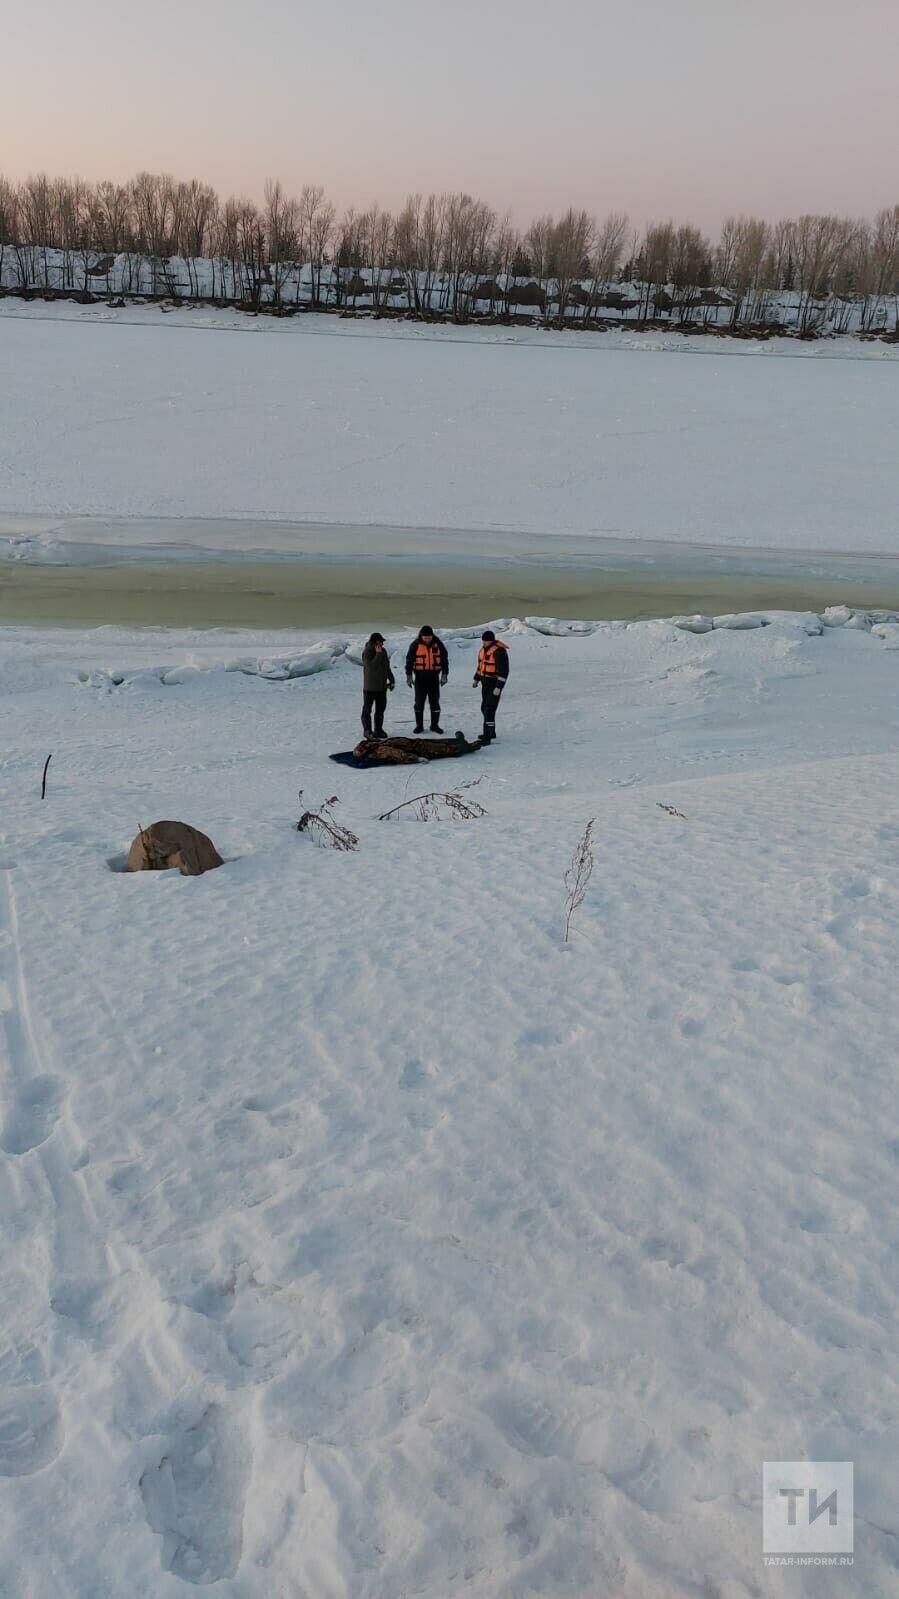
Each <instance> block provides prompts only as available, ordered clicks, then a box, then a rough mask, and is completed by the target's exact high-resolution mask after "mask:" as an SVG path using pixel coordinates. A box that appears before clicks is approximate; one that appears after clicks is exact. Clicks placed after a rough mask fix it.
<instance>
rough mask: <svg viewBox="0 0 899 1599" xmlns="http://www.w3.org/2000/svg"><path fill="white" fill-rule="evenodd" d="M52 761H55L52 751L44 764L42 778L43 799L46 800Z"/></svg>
mask: <svg viewBox="0 0 899 1599" xmlns="http://www.w3.org/2000/svg"><path fill="white" fill-rule="evenodd" d="M52 759H53V752H52V750H51V752H50V754H49V755H48V756H47V759H46V760H45V762H44V775H43V777H42V778H41V799H46V797H47V769H48V767H49V765H50V762H51V761H52Z"/></svg>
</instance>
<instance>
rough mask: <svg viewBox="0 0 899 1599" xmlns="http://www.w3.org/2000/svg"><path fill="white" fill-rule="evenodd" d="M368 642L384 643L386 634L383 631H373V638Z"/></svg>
mask: <svg viewBox="0 0 899 1599" xmlns="http://www.w3.org/2000/svg"><path fill="white" fill-rule="evenodd" d="M368 642H369V644H383V643H384V634H383V633H372V636H371V638H370V639H369V641H368Z"/></svg>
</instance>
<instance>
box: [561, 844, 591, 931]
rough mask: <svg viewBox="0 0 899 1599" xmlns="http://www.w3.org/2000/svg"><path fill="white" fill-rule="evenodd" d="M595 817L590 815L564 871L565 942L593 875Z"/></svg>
mask: <svg viewBox="0 0 899 1599" xmlns="http://www.w3.org/2000/svg"><path fill="white" fill-rule="evenodd" d="M595 821H596V817H595V816H593V817H591V819H590V821H589V822H588V823H587V826H586V827H585V828H584V832H583V835H582V837H581V839H580V842H579V843H578V845H577V848H576V849H575V852H574V854H573V855H572V857H571V865H570V866H569V868H568V870H567V872H566V873H565V879H564V881H565V889H566V892H567V895H568V898H567V900H566V902H565V942H566V944H567V943H568V941H569V938H570V935H571V918H572V916H573V915H574V913H575V911H576V910H577V909H578V907H579V906H580V905H582V904H583V903H584V896H585V894H586V892H587V885H588V883H589V882H590V879H591V877H592V876H593V867H594V865H595V862H594V859H593V823H594V822H595Z"/></svg>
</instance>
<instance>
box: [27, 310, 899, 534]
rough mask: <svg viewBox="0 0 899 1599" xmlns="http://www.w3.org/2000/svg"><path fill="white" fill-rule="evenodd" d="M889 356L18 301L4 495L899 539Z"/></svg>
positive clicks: (65, 506) (856, 346)
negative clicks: (255, 318)
mask: <svg viewBox="0 0 899 1599" xmlns="http://www.w3.org/2000/svg"><path fill="white" fill-rule="evenodd" d="M897 360H899V354H897V351H896V349H895V348H893V347H890V346H886V345H882V344H862V343H859V342H858V341H854V340H847V339H842V340H835V341H832V342H831V343H827V342H823V343H820V344H812V345H797V344H796V343H795V342H793V341H785V340H773V341H771V342H769V343H763V344H743V343H738V342H734V341H732V340H731V341H728V340H716V339H714V338H699V337H697V338H693V339H686V340H685V339H681V338H679V337H677V336H676V335H673V334H659V335H650V336H648V337H647V336H641V335H635V334H629V333H626V332H621V333H610V334H604V335H595V336H594V335H584V334H574V333H572V334H567V335H566V334H558V333H549V334H548V333H545V332H542V331H540V330H533V329H521V330H508V329H496V328H492V329H487V330H483V329H482V330H472V329H451V328H439V329H434V328H426V327H424V326H423V325H422V324H396V323H382V324H375V323H358V322H346V321H340V320H339V319H337V318H328V317H303V318H297V319H295V320H292V321H287V322H273V321H272V320H271V319H270V318H260V319H257V320H253V319H252V318H247V317H242V316H240V315H239V314H238V313H234V312H216V311H211V310H208V311H204V310H200V309H193V310H184V311H172V312H170V313H168V314H165V315H164V314H162V313H161V312H160V310H159V308H158V307H156V306H145V307H139V306H129V307H126V308H125V309H124V310H122V311H115V310H110V309H109V308H107V307H97V306H87V307H79V306H74V305H68V304H60V303H56V304H52V305H46V304H43V303H36V302H32V303H30V304H25V303H24V302H21V301H14V300H4V301H2V302H0V512H5V513H15V514H34V515H38V516H49V517H51V518H53V517H57V516H62V515H96V516H113V515H118V516H129V517H136V518H137V517H148V516H150V517H169V518H173V519H177V518H186V517H210V518H222V517H225V518H245V519H247V518H252V519H253V520H254V521H255V522H256V523H257V524H258V523H259V522H265V521H272V520H277V519H286V520H289V521H307V522H329V523H345V524H352V525H359V524H382V525H384V526H387V527H400V526H405V527H410V528H447V529H483V530H485V532H484V540H485V545H486V546H487V547H489V539H490V534H491V532H492V531H495V530H499V529H511V530H515V531H518V532H520V533H553V534H558V533H564V534H569V535H579V534H604V535H606V536H613V537H617V538H633V539H655V540H672V541H678V542H687V543H690V544H695V543H709V544H717V545H734V544H737V545H749V546H756V547H758V546H765V547H769V548H771V547H777V548H781V549H791V550H802V549H814V550H830V551H856V552H859V551H866V552H883V553H893V554H895V553H899V524H897V516H896V507H897V505H899V378H897V372H899V368H897ZM272 537H273V536H272V535H271V534H269V535H266V533H265V530H264V529H262V530H259V529H258V528H257V530H256V531H255V532H253V530H252V529H251V528H249V527H247V528H246V530H245V538H246V541H247V547H249V548H256V549H257V550H258V549H267V548H270V547H271V544H272ZM177 539H178V530H177V522H173V524H172V531H171V535H170V540H171V542H175V543H176V542H177ZM51 542H52V541H51ZM230 542H231V544H232V545H233V541H230ZM46 543H47V540H46V539H44V538H42V537H38V538H36V539H35V541H34V544H33V547H32V549H31V552H30V553H31V555H32V557H33V558H37V559H39V558H41V554H42V550H43V549H44V547H45V545H46ZM18 553H19V554H20V555H21V553H22V551H21V548H20V549H19V552H18Z"/></svg>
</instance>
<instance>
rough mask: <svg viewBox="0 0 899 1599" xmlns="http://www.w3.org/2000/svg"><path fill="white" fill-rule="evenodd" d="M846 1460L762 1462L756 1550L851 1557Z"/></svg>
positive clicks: (849, 1476) (850, 1501)
mask: <svg viewBox="0 0 899 1599" xmlns="http://www.w3.org/2000/svg"><path fill="white" fill-rule="evenodd" d="M852 1477H853V1473H852V1461H851V1460H766V1461H765V1463H764V1465H763V1467H762V1550H763V1552H764V1554H766V1555H851V1554H852V1548H853V1511H854V1507H853V1493H852V1489H853V1480H852Z"/></svg>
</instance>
